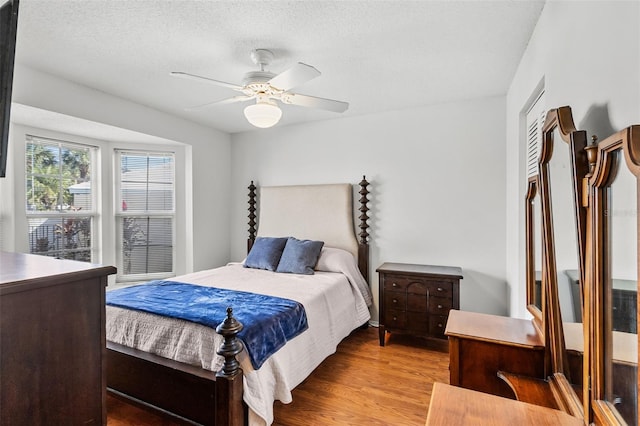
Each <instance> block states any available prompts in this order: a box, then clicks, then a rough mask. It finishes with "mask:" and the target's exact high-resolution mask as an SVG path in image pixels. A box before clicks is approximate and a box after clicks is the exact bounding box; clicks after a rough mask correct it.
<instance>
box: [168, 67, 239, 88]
mask: <svg viewBox="0 0 640 426" xmlns="http://www.w3.org/2000/svg"><path fill="white" fill-rule="evenodd" d="M169 74H171V75H172V76H174V77H180V78H185V79H187V80H194V81H200V82H205V83H213V84H216V85H218V86H222V87H228V88H229V89H233V90H240V91H241V90H242V89H243V87H242V86H239V85H237V84H233V83H227V82H224V81H220V80H214V79H212V78H208V77H201V76H199V75H193V74H189V73H186V72H180V71H172V72H170V73H169Z"/></svg>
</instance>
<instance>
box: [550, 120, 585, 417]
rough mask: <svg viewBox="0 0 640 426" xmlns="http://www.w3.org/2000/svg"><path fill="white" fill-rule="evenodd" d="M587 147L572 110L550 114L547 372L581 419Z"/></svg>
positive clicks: (564, 401)
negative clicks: (558, 385) (575, 122)
mask: <svg viewBox="0 0 640 426" xmlns="http://www.w3.org/2000/svg"><path fill="white" fill-rule="evenodd" d="M585 146H586V134H585V132H583V131H577V130H576V129H575V126H574V124H573V118H572V116H571V109H570V108H569V107H561V108H558V109H554V110H550V111H549V112H548V114H547V118H546V120H545V124H544V127H543V139H542V155H541V158H540V196H541V205H542V230H543V254H544V258H543V274H542V283H543V296H542V300H543V308H544V309H543V314H544V317H543V318H544V328H543V330H544V334H545V348H546V350H547V353H548V357H549V365H548V368H549V370H548V371H550V376H553V378H554V380H557V381H559V382H562V384H561V386H560V388H561V389H563V391H561V392H559V395H558V400H559V401H558V402H559V404H560V405H561V406H565V407H568V411H569V412H571V413H572V414H574V415H577V416H581V415H582V403H581V397H580V395H579V394H577V393H576V392H574V390H573V389H575V388H580V386H571V385H572V384H573V385H579V384H581V383H582V374H581V373H582V367H581V362H582V355H583V352H584V347H583V344H582V336H583V328H582V323H581V322H580V321H581V317H582V306H583V301H582V285H583V283H584V279H583V277H584V241H585V239H584V232H585V223H586V222H585V219H586V216H585V213H584V211H585V209H584V207H583V200H582V192H581V190H580V189H581V186H582V180H583V178H584V177H585V176H586V173H587V171H588V165H587V159H586V153H585V151H584V147H585ZM575 293H577V295H578V296H577V297H576V298H574V297H573V296H572V294H575ZM565 321H568V323H567V324H565V323H564V322H565ZM567 348H569V350H567Z"/></svg>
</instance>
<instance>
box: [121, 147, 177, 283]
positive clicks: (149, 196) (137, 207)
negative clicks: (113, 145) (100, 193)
mask: <svg viewBox="0 0 640 426" xmlns="http://www.w3.org/2000/svg"><path fill="white" fill-rule="evenodd" d="M174 164H175V158H174V154H173V153H158V152H141V151H120V150H118V151H116V166H117V168H118V170H117V172H116V173H115V176H116V191H117V199H116V230H117V246H118V249H117V263H118V280H119V281H129V280H144V279H150V278H161V277H168V276H172V275H174V229H175V201H174V199H175V196H174V182H175V172H174Z"/></svg>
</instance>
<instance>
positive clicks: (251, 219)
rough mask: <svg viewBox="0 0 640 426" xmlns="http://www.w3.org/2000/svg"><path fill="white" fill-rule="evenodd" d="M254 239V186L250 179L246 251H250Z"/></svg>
mask: <svg viewBox="0 0 640 426" xmlns="http://www.w3.org/2000/svg"><path fill="white" fill-rule="evenodd" d="M255 240H256V186H255V185H254V184H253V181H251V185H249V239H248V240H247V253H249V252H250V251H251V247H253V243H254V242H255Z"/></svg>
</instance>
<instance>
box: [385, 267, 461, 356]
mask: <svg viewBox="0 0 640 426" xmlns="http://www.w3.org/2000/svg"><path fill="white" fill-rule="evenodd" d="M376 271H377V272H378V276H379V280H380V285H379V292H380V293H379V299H378V300H379V303H380V328H379V334H380V346H384V344H385V337H386V332H387V331H390V332H398V333H406V334H413V335H417V336H422V337H428V338H433V339H437V340H439V341H440V342H445V341H446V336H445V335H444V331H445V327H446V324H447V319H448V316H449V311H450V310H451V309H460V280H461V279H462V269H460V268H458V267H451V266H431V265H414V264H407V263H384V264H383V265H381V266H380V267H379V268H378V269H376Z"/></svg>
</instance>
